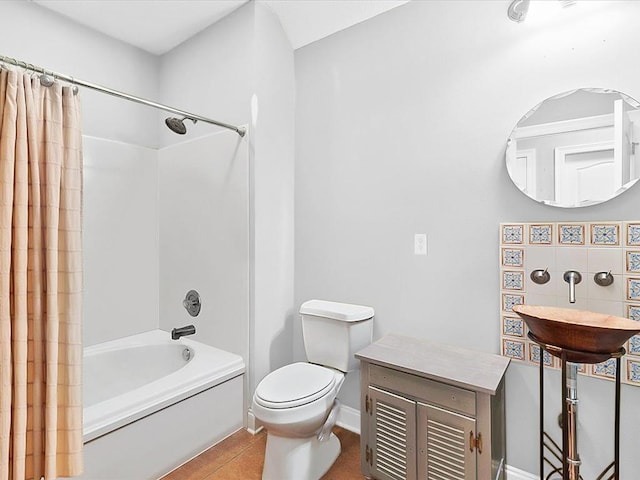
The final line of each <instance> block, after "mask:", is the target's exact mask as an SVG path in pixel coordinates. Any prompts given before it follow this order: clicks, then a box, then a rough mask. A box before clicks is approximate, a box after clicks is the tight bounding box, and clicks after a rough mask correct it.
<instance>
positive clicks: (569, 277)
mask: <svg viewBox="0 0 640 480" xmlns="http://www.w3.org/2000/svg"><path fill="white" fill-rule="evenodd" d="M562 278H564V281H565V282H567V283H568V284H569V303H576V285H577V284H578V283H580V282H581V281H582V275H580V272H576V271H575V270H567V271H566V272H564V276H563V277H562Z"/></svg>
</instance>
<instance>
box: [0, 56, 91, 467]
mask: <svg viewBox="0 0 640 480" xmlns="http://www.w3.org/2000/svg"><path fill="white" fill-rule="evenodd" d="M79 117H80V116H79V100H78V98H77V96H76V95H74V94H73V92H72V91H71V89H70V88H68V87H64V88H63V87H62V86H61V85H59V84H58V83H57V82H56V83H55V84H54V85H53V86H51V87H44V86H41V85H40V82H39V81H38V78H37V77H34V78H32V76H31V75H29V74H23V73H18V72H14V71H7V70H5V69H3V70H2V71H0V480H25V479H37V480H39V479H40V478H41V477H44V478H45V479H47V480H49V479H55V478H57V477H59V476H73V475H78V474H79V473H81V470H82V398H81V361H82V343H81V326H80V320H81V289H82V257H81V230H80V228H81V206H82V151H81V150H82V149H81V137H80V121H79Z"/></svg>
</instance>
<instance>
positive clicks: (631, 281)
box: [627, 278, 640, 301]
mask: <svg viewBox="0 0 640 480" xmlns="http://www.w3.org/2000/svg"><path fill="white" fill-rule="evenodd" d="M627 300H635V301H640V278H627Z"/></svg>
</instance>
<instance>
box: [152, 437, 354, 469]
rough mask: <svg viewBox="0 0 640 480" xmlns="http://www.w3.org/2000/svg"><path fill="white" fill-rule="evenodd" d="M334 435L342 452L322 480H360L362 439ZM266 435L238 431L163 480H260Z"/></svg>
mask: <svg viewBox="0 0 640 480" xmlns="http://www.w3.org/2000/svg"><path fill="white" fill-rule="evenodd" d="M333 432H334V433H335V434H336V436H337V437H338V438H339V439H340V444H341V445H342V452H341V453H340V456H339V457H338V459H337V460H336V462H335V463H334V464H333V466H332V467H331V468H330V469H329V471H328V472H327V473H326V474H325V475H324V476H323V477H322V480H351V479H353V480H356V479H358V480H360V479H362V478H364V477H363V476H362V474H361V473H360V436H359V435H357V434H355V433H352V432H350V431H348V430H345V429H343V428H340V427H335V428H334V430H333ZM266 441H267V435H266V432H265V431H262V432H260V433H259V434H257V435H251V434H250V433H248V432H247V431H245V430H239V431H237V432H236V433H234V434H233V435H231V436H230V437H228V438H226V439H225V440H223V441H222V442H220V443H218V444H217V445H214V446H213V447H211V448H210V449H208V450H206V451H205V452H203V453H201V454H200V455H198V456H197V457H195V458H194V459H192V460H191V461H189V462H187V463H185V464H184V465H182V466H181V467H180V468H178V469H176V470H174V471H173V472H171V473H169V474H167V475H165V476H164V477H162V479H161V480H260V478H261V474H262V465H263V463H264V448H265V444H266Z"/></svg>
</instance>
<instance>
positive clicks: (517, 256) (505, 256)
mask: <svg viewBox="0 0 640 480" xmlns="http://www.w3.org/2000/svg"><path fill="white" fill-rule="evenodd" d="M502 265H503V266H504V267H523V266H524V249H522V248H503V249H502Z"/></svg>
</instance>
